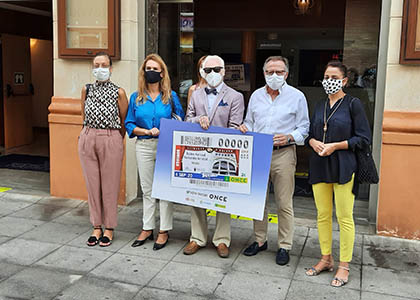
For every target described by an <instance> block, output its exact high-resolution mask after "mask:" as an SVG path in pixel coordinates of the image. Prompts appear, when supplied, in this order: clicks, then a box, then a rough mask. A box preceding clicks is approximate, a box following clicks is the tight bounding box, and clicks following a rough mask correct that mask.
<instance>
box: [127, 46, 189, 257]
mask: <svg viewBox="0 0 420 300" xmlns="http://www.w3.org/2000/svg"><path fill="white" fill-rule="evenodd" d="M171 102H172V104H173V105H172V104H171ZM172 107H173V108H174V113H176V114H177V115H178V116H180V117H181V118H182V119H183V118H184V111H183V110H182V106H181V103H180V102H179V98H178V96H177V95H176V93H175V92H173V91H172V90H171V80H170V78H169V74H168V68H167V67H166V64H165V62H164V61H163V60H162V58H161V57H160V56H159V55H157V54H150V55H148V56H147V57H146V59H145V60H144V62H143V64H142V65H141V67H140V70H139V89H138V91H137V92H134V93H133V94H132V95H131V97H130V104H129V107H128V112H127V117H126V119H125V128H126V130H127V133H128V135H129V137H130V138H133V137H137V141H136V156H137V166H138V170H139V176H140V183H141V188H142V191H143V230H142V231H141V233H140V235H139V236H138V238H137V240H136V241H134V243H133V244H132V245H131V246H132V247H138V246H141V245H143V244H144V242H145V241H146V240H148V239H149V240H153V229H154V228H155V211H156V199H154V198H152V197H151V193H152V184H153V174H154V169H155V161H156V147H157V141H158V137H159V133H160V131H159V128H160V120H161V119H162V118H166V119H171V113H172ZM159 208H160V231H159V234H158V236H157V239H156V242H155V244H154V246H153V250H159V249H162V248H163V247H165V246H166V243H167V242H168V238H169V235H168V231H169V230H172V220H173V210H172V203H171V202H167V201H163V200H160V207H159Z"/></svg>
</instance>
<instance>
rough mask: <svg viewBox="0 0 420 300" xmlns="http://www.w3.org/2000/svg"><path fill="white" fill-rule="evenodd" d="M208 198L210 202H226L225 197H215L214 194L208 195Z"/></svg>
mask: <svg viewBox="0 0 420 300" xmlns="http://www.w3.org/2000/svg"><path fill="white" fill-rule="evenodd" d="M209 198H210V199H211V200H217V201H221V202H227V196H222V195H216V194H209Z"/></svg>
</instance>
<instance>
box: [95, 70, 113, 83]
mask: <svg viewBox="0 0 420 300" xmlns="http://www.w3.org/2000/svg"><path fill="white" fill-rule="evenodd" d="M92 75H93V77H95V78H96V79H97V80H98V81H107V80H108V79H109V77H110V76H111V72H110V71H109V68H95V69H93V70H92Z"/></svg>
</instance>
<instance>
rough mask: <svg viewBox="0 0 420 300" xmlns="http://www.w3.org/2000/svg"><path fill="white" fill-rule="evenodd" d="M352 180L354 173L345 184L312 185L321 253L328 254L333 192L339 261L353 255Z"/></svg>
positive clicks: (348, 258)
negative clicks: (337, 228) (337, 225)
mask: <svg viewBox="0 0 420 300" xmlns="http://www.w3.org/2000/svg"><path fill="white" fill-rule="evenodd" d="M353 182H354V174H353V176H352V179H351V180H350V181H349V182H347V183H346V184H338V183H317V184H314V185H312V189H313V192H314V198H315V205H316V208H317V211H318V218H317V219H318V236H319V244H320V246H321V253H322V255H329V254H331V250H332V213H333V193H334V199H335V214H336V216H337V221H338V224H339V226H340V261H342V262H350V261H351V259H352V256H353V246H354V236H355V230H354V220H353V206H354V194H353V192H352V189H353Z"/></svg>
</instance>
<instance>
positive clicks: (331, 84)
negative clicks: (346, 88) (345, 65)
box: [322, 78, 343, 95]
mask: <svg viewBox="0 0 420 300" xmlns="http://www.w3.org/2000/svg"><path fill="white" fill-rule="evenodd" d="M322 86H323V87H324V90H325V93H327V95H331V94H336V93H338V92H339V91H340V90H341V89H342V88H343V79H333V78H328V79H324V80H322Z"/></svg>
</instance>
